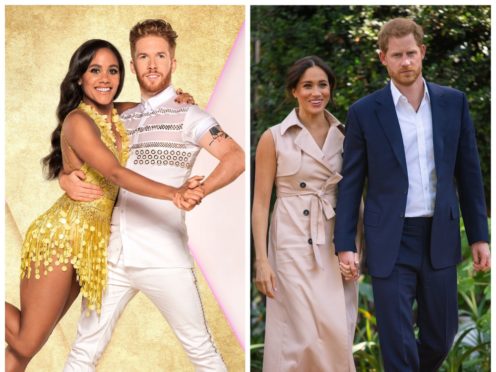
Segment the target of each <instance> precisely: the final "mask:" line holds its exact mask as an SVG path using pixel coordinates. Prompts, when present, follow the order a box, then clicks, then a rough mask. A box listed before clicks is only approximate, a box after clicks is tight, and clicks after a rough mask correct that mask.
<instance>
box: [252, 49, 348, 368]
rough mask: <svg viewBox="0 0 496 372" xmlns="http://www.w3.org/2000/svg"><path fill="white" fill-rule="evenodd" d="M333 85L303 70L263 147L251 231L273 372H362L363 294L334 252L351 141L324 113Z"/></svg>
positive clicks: (298, 68)
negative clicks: (358, 344)
mask: <svg viewBox="0 0 496 372" xmlns="http://www.w3.org/2000/svg"><path fill="white" fill-rule="evenodd" d="M334 85H335V77H334V75H333V73H332V71H331V70H330V68H329V66H327V64H326V63H325V62H324V61H322V59H320V58H318V57H315V56H310V57H305V58H302V59H300V60H298V61H296V62H295V63H294V64H293V66H291V68H290V69H289V71H288V75H287V81H286V88H287V90H288V93H289V94H291V95H292V96H293V97H294V98H296V100H297V103H298V108H296V109H294V110H293V111H291V112H290V113H289V115H288V116H287V117H286V118H285V119H284V120H283V121H282V123H280V124H278V125H275V126H273V127H271V128H269V129H268V130H267V131H266V132H265V133H263V135H262V136H261V138H260V141H259V144H258V146H257V152H256V171H255V189H254V199H253V212H252V228H253V236H254V243H255V252H256V261H255V262H256V279H255V283H256V286H257V288H258V290H259V291H260V292H262V293H263V294H265V295H266V296H267V316H266V323H265V326H266V328H265V349H264V365H263V370H264V371H265V372H277V371H284V372H287V371H295V372H296V371H298V372H300V371H305V372H324V371H325V372H348V371H355V365H354V362H353V354H352V346H353V336H354V330H355V325H356V318H357V308H358V286H357V283H356V281H355V280H345V279H344V278H343V277H342V276H341V273H340V268H339V262H338V258H337V256H336V255H335V253H334V246H333V243H332V241H333V229H334V207H335V206H336V197H337V183H338V182H339V180H340V179H341V175H340V174H339V172H340V171H341V161H342V156H341V154H342V145H343V139H344V135H343V134H342V132H341V130H340V128H339V126H340V123H339V121H338V120H337V119H336V118H335V117H334V116H333V115H332V114H331V113H329V112H328V111H327V110H326V109H325V107H326V106H327V104H328V103H329V101H330V99H331V95H332V90H333V89H334ZM274 183H275V186H276V191H277V199H276V202H275V205H274V210H273V213H272V218H271V223H270V229H269V241H268V250H267V244H266V241H267V239H266V237H267V229H268V219H269V208H270V197H271V193H272V188H273V185H274ZM267 251H268V254H267Z"/></svg>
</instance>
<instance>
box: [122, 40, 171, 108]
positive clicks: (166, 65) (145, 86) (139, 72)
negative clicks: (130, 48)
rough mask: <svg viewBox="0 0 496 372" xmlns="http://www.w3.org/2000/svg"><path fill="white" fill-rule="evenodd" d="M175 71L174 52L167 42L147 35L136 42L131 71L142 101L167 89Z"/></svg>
mask: <svg viewBox="0 0 496 372" xmlns="http://www.w3.org/2000/svg"><path fill="white" fill-rule="evenodd" d="M175 69H176V60H175V59H174V51H173V50H172V49H171V48H170V45H169V43H168V42H167V40H165V39H164V38H162V37H160V36H155V35H149V36H145V37H142V38H140V39H138V41H136V44H135V51H134V55H133V59H132V61H131V71H132V72H133V73H134V74H136V77H137V79H138V82H139V85H140V89H141V96H142V97H143V98H144V99H148V98H150V97H153V96H154V95H156V94H158V93H160V92H161V91H163V90H164V89H165V88H167V87H168V86H169V85H170V83H171V77H172V73H173V72H174V71H175Z"/></svg>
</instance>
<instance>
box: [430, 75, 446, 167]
mask: <svg viewBox="0 0 496 372" xmlns="http://www.w3.org/2000/svg"><path fill="white" fill-rule="evenodd" d="M427 89H428V90H429V98H430V100H431V113H432V138H433V142H434V163H435V166H436V173H438V174H439V170H440V167H441V165H442V162H441V159H442V158H443V152H444V128H446V127H447V125H446V124H447V123H446V120H447V115H446V106H447V103H446V100H445V97H444V94H443V91H442V90H441V89H440V88H439V87H438V86H436V85H433V84H430V83H427Z"/></svg>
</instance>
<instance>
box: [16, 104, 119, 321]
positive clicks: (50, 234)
mask: <svg viewBox="0 0 496 372" xmlns="http://www.w3.org/2000/svg"><path fill="white" fill-rule="evenodd" d="M78 108H79V109H80V110H82V111H84V112H86V113H87V114H88V115H89V116H90V117H91V118H92V119H93V121H94V122H95V124H96V125H97V126H98V127H99V129H100V133H101V140H102V142H103V143H104V144H105V145H106V146H107V147H108V148H109V149H110V151H112V153H113V154H114V155H115V156H116V158H117V159H118V160H119V162H120V164H121V165H125V163H126V161H127V158H128V156H129V141H128V136H127V132H126V129H125V127H124V125H123V123H122V121H121V120H120V119H119V116H118V115H117V112H116V111H115V110H114V111H113V113H112V121H113V123H114V125H115V127H116V129H117V132H118V133H119V135H120V137H121V142H122V150H121V151H120V152H119V151H118V149H117V146H116V140H115V136H114V134H113V132H112V129H111V124H110V123H109V122H108V121H106V118H105V116H104V115H100V114H98V113H97V112H96V111H95V110H94V109H93V108H92V107H91V106H89V105H86V104H84V103H81V104H80V105H79V107H78ZM62 140H63V138H62ZM81 171H83V172H84V173H85V175H86V179H85V181H86V182H90V183H93V184H95V185H98V186H99V187H100V188H101V189H102V190H103V193H104V195H103V196H102V197H101V198H99V199H97V200H95V201H92V202H77V201H74V200H72V199H70V198H69V197H68V196H67V195H66V194H64V195H62V196H61V197H60V198H59V199H58V200H57V201H56V202H55V204H54V205H53V206H52V207H51V208H50V209H49V210H47V211H46V212H45V213H43V214H42V215H41V216H39V217H38V218H37V219H36V220H35V221H34V222H33V223H32V224H31V226H30V227H29V229H28V231H27V233H26V238H25V240H24V243H23V247H22V253H21V278H30V277H31V276H32V275H34V277H35V278H36V279H39V278H40V277H41V275H49V273H50V272H51V271H53V270H54V266H60V269H61V270H62V271H66V270H67V267H68V265H72V266H73V267H74V268H75V270H76V275H77V280H78V282H79V284H80V285H81V293H82V295H83V296H84V297H85V298H86V299H87V301H88V308H89V309H90V310H94V309H96V311H97V312H98V313H100V308H101V299H102V295H103V291H104V290H105V288H106V286H107V246H108V242H109V237H110V219H111V216H112V210H113V207H114V203H115V199H116V197H117V193H118V191H119V187H118V186H116V185H114V184H112V183H111V182H109V181H107V180H106V179H105V178H104V177H103V176H102V175H101V174H100V173H99V172H98V171H96V170H95V169H93V168H90V167H89V166H88V165H87V164H84V165H83V166H82V167H81Z"/></svg>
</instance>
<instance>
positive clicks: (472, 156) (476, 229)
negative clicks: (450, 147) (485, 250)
mask: <svg viewBox="0 0 496 372" xmlns="http://www.w3.org/2000/svg"><path fill="white" fill-rule="evenodd" d="M462 106H463V109H462V118H461V130H460V137H459V143H458V152H457V157H456V165H455V177H456V181H457V187H458V196H459V199H460V207H461V210H462V215H463V221H464V223H465V230H466V233H467V239H468V242H469V244H472V243H475V242H477V241H486V242H489V232H488V226H487V210H486V203H485V198H484V186H483V182H482V174H481V168H480V161H479V153H478V151H477V142H476V137H475V129H474V125H473V123H472V119H471V118H470V113H469V110H468V104H467V98H466V96H465V94H463V97H462Z"/></svg>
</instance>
